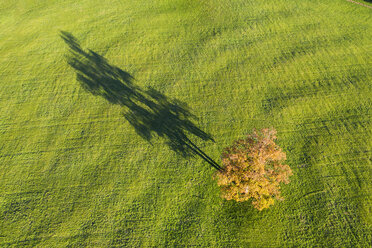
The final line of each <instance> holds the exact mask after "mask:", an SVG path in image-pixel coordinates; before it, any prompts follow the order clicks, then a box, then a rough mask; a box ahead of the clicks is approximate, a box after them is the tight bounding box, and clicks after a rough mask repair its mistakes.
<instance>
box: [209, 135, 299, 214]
mask: <svg viewBox="0 0 372 248" xmlns="http://www.w3.org/2000/svg"><path fill="white" fill-rule="evenodd" d="M275 139H276V130H275V129H268V128H266V129H262V130H261V131H257V130H253V133H252V134H249V135H247V137H246V138H245V139H239V140H237V141H235V142H234V143H233V145H232V146H230V147H227V148H225V149H224V152H223V154H222V164H223V169H222V170H219V171H217V173H216V178H217V182H218V185H219V186H220V187H221V191H222V197H223V198H225V199H227V200H235V201H239V202H241V201H247V200H249V199H251V198H252V204H253V206H254V207H255V208H257V209H258V210H260V211H261V210H263V209H265V208H268V207H270V206H271V205H273V204H274V202H275V199H278V200H283V198H282V197H281V196H280V183H285V184H288V183H289V177H290V176H291V175H292V170H291V168H290V167H289V166H288V165H286V164H284V161H285V160H286V154H285V153H284V152H283V151H282V149H281V148H280V147H279V146H278V145H276V144H275V142H274V140H275Z"/></svg>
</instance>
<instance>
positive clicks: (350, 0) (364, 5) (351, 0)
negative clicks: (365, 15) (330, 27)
mask: <svg viewBox="0 0 372 248" xmlns="http://www.w3.org/2000/svg"><path fill="white" fill-rule="evenodd" d="M346 1H348V2H351V3H355V4H359V5H362V6H363V7H366V8H370V9H372V6H369V5H366V4H363V3H359V2H355V1H353V0H346Z"/></svg>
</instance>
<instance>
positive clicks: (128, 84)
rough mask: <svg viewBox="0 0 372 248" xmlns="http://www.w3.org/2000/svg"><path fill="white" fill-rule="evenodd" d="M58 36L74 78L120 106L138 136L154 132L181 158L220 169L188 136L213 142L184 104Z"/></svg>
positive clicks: (148, 137) (65, 36) (148, 136)
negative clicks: (196, 159) (140, 84)
mask: <svg viewBox="0 0 372 248" xmlns="http://www.w3.org/2000/svg"><path fill="white" fill-rule="evenodd" d="M60 36H61V38H62V39H63V40H64V42H65V43H66V44H67V45H68V46H69V54H68V55H67V63H68V64H69V65H70V66H71V67H72V68H74V69H75V71H76V78H77V81H78V82H79V83H80V84H81V86H82V87H83V88H84V89H85V90H87V91H88V92H90V93H92V94H93V95H96V96H101V97H104V98H105V99H106V100H107V101H109V102H110V103H112V104H118V105H120V106H123V107H124V108H125V109H126V110H125V112H124V117H125V118H126V119H127V120H128V122H129V123H130V124H131V125H132V126H133V127H134V129H135V130H136V132H137V134H138V135H140V136H141V137H142V138H143V139H145V140H147V141H148V142H150V143H151V139H152V138H153V137H154V136H155V135H157V136H159V137H162V138H163V139H165V142H166V144H167V145H168V146H169V148H170V149H172V150H173V151H175V152H177V153H178V154H181V155H182V156H183V157H185V158H186V157H190V156H194V155H197V156H199V157H201V158H202V159H204V161H206V162H207V163H209V164H210V165H211V166H213V167H214V168H216V169H217V170H221V167H220V165H219V164H217V163H216V162H215V161H214V160H213V159H212V158H210V157H209V156H208V155H207V154H205V153H204V152H203V151H202V150H201V149H200V148H199V147H198V146H197V145H196V144H195V143H193V142H192V141H191V140H190V138H189V136H190V135H193V136H196V137H198V138H200V139H202V140H204V141H213V142H214V140H213V138H212V136H211V135H210V134H208V133H206V132H204V131H202V130H201V129H200V128H199V127H197V126H196V125H195V123H194V122H193V121H192V120H193V119H195V116H194V115H192V114H191V112H190V111H189V109H188V108H187V105H186V104H185V103H183V102H181V101H178V100H174V99H172V100H170V99H168V98H167V97H166V96H165V95H163V94H162V93H160V92H158V91H156V90H155V89H153V88H148V89H141V88H140V87H138V86H136V85H135V84H133V79H134V78H133V77H132V76H131V75H130V74H129V73H128V72H125V71H123V70H121V69H120V68H118V67H116V66H112V65H110V64H109V63H108V62H107V60H106V59H105V58H104V57H102V56H101V55H99V54H97V53H95V52H94V51H91V50H87V51H85V50H84V49H82V48H81V46H80V44H79V42H78V40H77V39H76V38H75V37H74V36H73V35H72V34H70V33H68V32H64V31H61V34H60Z"/></svg>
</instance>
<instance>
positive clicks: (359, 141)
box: [0, 0, 372, 247]
mask: <svg viewBox="0 0 372 248" xmlns="http://www.w3.org/2000/svg"><path fill="white" fill-rule="evenodd" d="M0 29H1V33H0V246H1V247H23V246H25V247H30V246H38V247H84V246H86V247H185V246H199V247H369V245H370V244H371V242H372V234H371V233H372V214H371V210H372V200H371V196H372V192H371V187H372V183H371V179H372V170H371V169H372V168H371V160H370V156H371V150H370V148H371V140H372V139H371V122H370V109H371V86H370V85H371V81H372V70H371V68H372V44H371V40H372V22H371V10H370V9H368V8H364V7H362V6H358V5H355V4H351V3H349V2H347V1H344V0H335V1H319V0H318V1H314V0H303V1H289V0H275V1H274V0H267V1H260V0H235V1H226V0H225V1H222V0H206V1H192V0H157V1H146V0H128V1H93V0H90V1H88V0H85V1H84V0H82V1H61V0H58V1H52V0H38V1H36V0H28V1H16V0H14V1H11V0H7V1H1V3H0ZM61 30H63V31H67V32H70V33H72V34H73V35H74V36H75V37H77V38H78V39H79V41H80V42H81V45H82V47H84V48H86V49H91V50H92V51H95V52H97V53H98V54H100V55H102V56H104V57H105V58H106V59H107V60H108V63H109V64H110V65H113V66H117V67H119V68H121V69H122V70H124V71H127V72H129V73H130V74H131V75H132V76H134V78H135V81H134V83H135V84H136V85H137V86H138V87H140V88H141V89H145V88H146V87H153V88H155V89H156V90H158V91H160V92H161V93H162V94H164V95H165V96H167V97H168V98H169V99H178V100H180V101H183V102H185V103H187V104H188V106H189V107H190V108H191V109H192V113H193V114H194V115H195V116H197V117H198V120H197V121H195V123H196V124H197V126H198V127H199V128H201V129H202V130H204V131H206V132H208V133H210V134H212V135H213V137H214V139H215V141H216V142H215V143H213V142H204V141H201V140H200V139H196V138H192V139H193V142H195V143H196V144H197V145H198V146H199V147H200V148H201V149H203V151H205V152H206V153H207V154H208V155H209V156H211V157H213V158H215V160H217V161H218V162H220V160H219V157H220V154H221V151H222V149H223V148H224V147H226V146H228V145H230V144H231V142H232V141H233V140H235V139H237V138H241V137H243V135H244V134H246V133H248V132H250V131H251V130H252V129H253V128H264V127H271V126H273V127H275V128H276V129H277V130H278V140H277V142H278V143H279V144H280V146H281V147H283V149H284V151H285V152H286V153H287V157H288V164H289V165H290V166H291V167H292V170H293V172H294V175H293V176H292V178H291V181H292V182H291V183H290V184H288V185H285V186H283V187H282V192H283V196H284V197H285V201H283V202H279V203H277V204H275V205H274V206H273V207H272V208H270V209H269V210H265V211H262V212H258V211H256V210H255V209H253V208H252V206H251V205H250V204H249V203H234V202H228V201H225V200H222V199H221V198H220V197H219V189H218V187H217V185H216V182H215V181H214V180H213V179H212V175H213V173H214V169H213V168H212V167H211V166H209V165H208V164H207V163H205V161H203V160H202V159H200V158H199V157H195V158H189V159H185V158H183V157H182V156H180V155H179V154H177V153H175V152H173V151H171V150H170V149H169V146H167V145H166V144H165V143H164V140H163V139H162V138H154V139H153V140H152V144H150V143H148V142H147V141H146V140H144V139H142V138H141V137H140V136H139V135H138V134H137V133H136V132H135V130H134V128H133V127H132V126H131V125H130V124H129V123H128V122H127V121H126V119H125V118H124V117H123V115H122V112H123V107H121V106H119V105H117V104H110V103H109V102H108V101H107V100H105V99H104V98H102V97H100V96H95V95H93V94H90V93H89V92H87V91H85V90H84V89H83V88H82V87H81V85H80V84H79V82H78V81H77V80H76V72H75V71H74V70H73V69H72V68H71V67H70V66H69V65H68V64H67V62H66V59H65V55H66V54H68V46H67V45H66V44H65V43H64V42H63V40H62V39H61V38H60V36H59V35H60V31H61Z"/></svg>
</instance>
